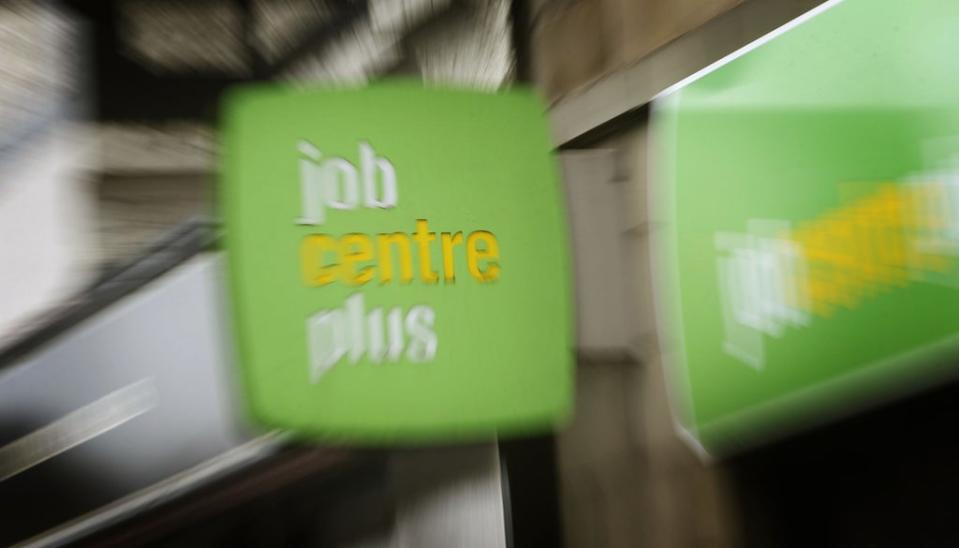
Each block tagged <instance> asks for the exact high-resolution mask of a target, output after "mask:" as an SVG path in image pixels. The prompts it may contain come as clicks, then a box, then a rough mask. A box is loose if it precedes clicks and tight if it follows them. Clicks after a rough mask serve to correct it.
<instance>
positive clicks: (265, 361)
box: [221, 83, 571, 442]
mask: <svg viewBox="0 0 959 548" xmlns="http://www.w3.org/2000/svg"><path fill="white" fill-rule="evenodd" d="M226 125H227V126H226V129H225V150H224V180H223V185H222V189H221V190H222V199H223V202H222V206H223V212H224V216H225V220H226V234H227V236H226V242H227V243H226V247H227V251H228V255H229V262H230V279H231V285H232V295H233V299H232V311H233V313H234V315H235V323H236V326H237V334H238V346H239V350H240V362H241V364H242V367H243V372H244V377H245V381H246V382H245V384H246V390H247V394H248V396H249V402H250V408H251V410H252V412H253V413H254V415H255V416H256V418H258V419H259V420H260V421H262V422H263V423H265V424H268V425H271V426H276V427H282V428H289V429H292V430H295V431H298V432H302V433H304V434H307V435H315V436H320V437H328V438H329V437H332V438H336V437H342V438H344V439H347V440H356V441H370V442H382V441H390V440H391V439H396V440H405V439H410V438H422V439H432V438H443V437H450V436H452V437H466V438H469V437H478V436H486V435H492V434H494V433H503V432H507V433H508V432H510V431H518V430H525V429H530V428H544V427H549V426H551V425H552V424H554V423H555V422H556V421H557V420H560V419H561V418H562V417H563V416H565V414H566V413H567V409H568V405H569V396H570V391H571V384H570V383H571V380H570V377H569V375H570V363H571V353H570V345H571V342H570V340H571V339H570V337H571V319H570V304H569V298H570V297H569V280H568V271H569V264H568V258H567V251H566V240H567V235H566V228H565V213H564V211H563V208H562V203H561V197H560V194H559V185H558V181H557V177H556V172H555V167H554V164H553V158H552V157H551V152H550V150H551V145H550V143H549V141H548V134H547V131H546V125H545V120H544V116H543V107H542V105H541V104H540V103H539V102H538V101H537V100H536V98H535V96H534V95H532V94H531V93H529V92H526V91H512V92H508V93H500V94H483V93H474V92H466V91H452V90H438V89H429V90H428V89H423V88H422V87H421V86H419V85H417V84H412V83H399V84H381V85H376V86H372V87H369V88H365V89H356V90H312V91H293V90H284V89H277V88H262V89H249V90H242V91H240V92H239V93H238V94H237V95H235V96H234V97H232V100H231V101H230V102H229V104H228V107H227V109H226Z"/></svg>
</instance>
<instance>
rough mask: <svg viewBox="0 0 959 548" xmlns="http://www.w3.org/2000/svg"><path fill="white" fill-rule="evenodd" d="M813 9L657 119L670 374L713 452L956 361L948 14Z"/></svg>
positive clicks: (680, 96) (958, 89)
mask: <svg viewBox="0 0 959 548" xmlns="http://www.w3.org/2000/svg"><path fill="white" fill-rule="evenodd" d="M818 11H819V12H820V13H817V14H815V16H813V17H809V18H808V20H806V21H804V22H802V23H801V24H798V25H796V26H794V27H793V28H791V29H790V30H787V31H786V32H784V33H782V34H780V35H779V36H777V37H775V38H773V39H772V40H770V41H768V42H766V43H765V44H763V45H761V46H759V47H757V48H756V49H753V50H752V51H750V52H748V53H746V54H744V55H742V56H740V57H738V58H736V59H735V60H733V61H731V62H729V63H728V64H725V65H724V66H722V67H721V68H719V69H718V70H715V71H713V72H710V73H708V74H707V75H705V76H703V77H702V78H700V79H698V80H695V81H693V82H692V83H691V84H689V85H687V86H684V87H681V88H680V89H679V90H678V91H676V92H674V93H671V94H669V95H668V96H666V97H665V98H664V99H662V100H661V101H659V102H658V104H657V109H656V116H655V118H654V128H655V141H656V146H657V147H658V148H657V152H656V161H657V173H658V179H657V181H656V183H657V185H656V188H655V190H654V196H655V201H654V202H653V205H652V207H653V211H654V214H656V215H660V214H662V215H665V219H663V220H664V221H665V226H666V227H667V228H666V229H665V230H664V231H662V237H661V238H659V239H658V240H657V246H658V247H657V250H658V251H657V259H658V265H657V266H658V267H659V269H658V272H659V278H660V284H659V289H660V290H661V294H662V297H663V299H662V303H663V304H664V305H665V306H663V307H662V308H661V311H662V315H663V316H662V317H663V319H664V320H665V325H666V326H667V329H668V332H669V333H670V335H671V336H670V338H669V339H668V341H669V342H670V343H672V344H673V346H671V347H670V349H671V350H672V352H671V353H670V356H671V357H672V358H673V359H671V360H670V364H671V369H670V370H671V372H672V373H673V375H672V380H673V381H674V384H673V387H674V391H675V393H676V394H677V395H678V398H677V403H678V411H679V412H680V413H681V416H682V421H683V422H684V424H685V426H686V427H687V428H688V429H689V430H691V432H692V433H693V434H694V435H695V436H696V437H697V438H698V439H699V440H700V441H701V442H702V443H703V444H704V445H705V447H706V448H707V449H709V450H712V451H718V452H725V451H730V450H734V449H736V448H737V447H741V446H744V445H747V444H751V443H755V442H757V441H761V440H762V439H767V437H768V436H776V435H780V434H782V433H784V432H787V431H789V430H791V429H795V428H802V427H805V426H809V425H810V424H813V423H816V422H817V421H821V420H824V419H828V418H830V417H834V416H836V415H837V414H839V413H844V412H849V411H852V410H854V409H857V408H862V407H864V406H868V405H870V404H874V403H875V402H876V401H877V400H878V399H880V398H885V397H889V396H892V395H897V394H902V393H904V392H906V391H909V390H916V389H919V388H921V387H923V386H924V385H928V384H930V383H933V382H937V381H940V380H941V379H942V378H943V376H945V375H949V374H951V373H952V372H953V371H952V369H954V368H950V365H951V364H950V361H952V362H954V361H955V360H956V356H959V353H957V352H956V351H957V349H959V100H957V97H959V71H956V70H955V67H956V60H955V59H956V52H957V51H959V32H956V29H959V3H957V2H955V1H954V0H914V1H910V2H902V1H901V0H846V1H844V2H829V3H827V5H825V6H823V7H822V8H821V9H820V10H818Z"/></svg>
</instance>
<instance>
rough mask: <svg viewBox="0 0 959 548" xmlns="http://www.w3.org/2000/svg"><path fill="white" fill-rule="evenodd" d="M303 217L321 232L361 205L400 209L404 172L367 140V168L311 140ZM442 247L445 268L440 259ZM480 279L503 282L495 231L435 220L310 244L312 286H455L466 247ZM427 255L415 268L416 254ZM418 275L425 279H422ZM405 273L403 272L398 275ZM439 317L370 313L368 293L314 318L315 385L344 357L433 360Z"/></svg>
mask: <svg viewBox="0 0 959 548" xmlns="http://www.w3.org/2000/svg"><path fill="white" fill-rule="evenodd" d="M298 149H299V152H300V155H301V157H300V166H299V174H300V206H301V212H300V216H299V217H298V218H297V219H296V221H295V222H296V224H299V225H310V226H321V225H323V223H324V222H325V220H326V218H327V216H328V215H329V214H330V210H341V211H350V210H354V209H356V208H358V207H364V208H374V209H375V208H382V209H389V208H394V207H396V205H397V202H398V200H399V188H398V183H397V175H396V169H395V168H394V166H393V164H392V163H391V162H390V161H389V159H387V158H385V157H382V156H379V155H378V154H377V153H376V151H375V150H374V148H373V146H372V145H371V144H370V143H368V142H363V141H361V142H360V143H359V144H358V153H357V156H358V163H359V167H357V166H356V165H354V164H353V163H352V162H350V161H349V160H347V159H345V158H339V157H325V156H324V154H323V152H322V151H321V150H320V149H319V148H317V147H316V146H315V145H314V144H313V143H310V142H309V141H306V140H301V141H300V142H299V145H298ZM434 245H438V246H439V251H440V256H441V258H442V264H441V265H436V267H434V265H433V264H432V261H431V255H432V251H433V246H434ZM464 245H465V250H466V263H467V268H468V271H469V273H470V276H471V277H472V278H474V279H475V280H476V281H478V282H481V283H486V282H493V281H495V280H497V279H498V278H499V277H500V270H501V267H500V263H499V243H498V242H497V240H496V236H495V235H494V234H493V233H492V232H490V231H487V230H476V231H473V232H471V233H470V234H469V235H468V236H466V238H465V240H464V237H463V232H459V231H458V232H441V233H439V234H438V235H437V234H436V233H435V232H432V231H430V229H429V221H428V220H427V219H415V229H414V231H413V232H411V233H406V232H399V231H398V232H390V233H380V234H375V235H370V234H364V233H356V232H354V233H348V234H344V235H342V236H340V237H335V236H333V235H329V234H324V233H312V234H309V235H307V236H305V237H304V238H303V240H302V242H301V244H300V270H301V273H302V280H303V283H304V284H305V285H307V286H308V287H315V288H319V287H323V286H326V285H328V284H333V283H342V284H346V285H348V286H356V287H360V286H363V285H365V284H368V283H379V284H381V285H382V284H390V283H400V284H411V283H414V281H417V282H418V283H421V284H427V285H432V284H437V283H440V280H441V279H442V282H443V283H453V282H455V280H456V257H457V254H456V252H455V251H456V248H457V246H464ZM414 249H415V254H416V257H417V261H416V263H417V268H414V261H413V255H414ZM414 270H415V271H416V274H415V275H414ZM397 271H398V272H397ZM436 321H437V318H436V313H435V311H434V309H433V308H432V307H431V306H429V305H416V306H412V307H410V308H409V309H408V310H404V309H403V307H399V306H397V307H393V308H390V309H389V310H384V309H383V308H379V307H378V308H372V309H370V310H366V306H365V303H364V299H363V294H362V293H359V292H358V293H355V294H353V295H352V296H350V297H349V298H347V299H346V302H345V303H344V304H343V306H341V307H338V308H333V309H323V310H319V311H317V312H316V313H315V314H313V315H312V316H311V317H310V318H308V319H307V327H306V329H307V344H308V345H309V356H310V379H311V380H312V381H313V382H317V381H318V380H320V378H321V377H322V376H323V375H324V374H325V373H326V372H327V371H329V370H330V368H332V367H333V366H335V365H336V364H338V363H340V362H341V361H342V360H343V359H344V358H345V359H348V360H349V361H350V362H351V363H354V364H355V363H358V362H359V361H360V360H361V359H364V358H365V359H366V360H367V361H368V362H370V363H373V364H378V363H382V362H384V361H385V362H396V361H398V360H400V358H401V357H403V356H404V355H405V357H406V359H407V360H409V361H411V362H428V361H432V360H433V359H434V358H435V356H436V353H437V351H438V347H439V346H440V345H439V341H438V340H437V336H436V331H435V329H434V326H435V322H436Z"/></svg>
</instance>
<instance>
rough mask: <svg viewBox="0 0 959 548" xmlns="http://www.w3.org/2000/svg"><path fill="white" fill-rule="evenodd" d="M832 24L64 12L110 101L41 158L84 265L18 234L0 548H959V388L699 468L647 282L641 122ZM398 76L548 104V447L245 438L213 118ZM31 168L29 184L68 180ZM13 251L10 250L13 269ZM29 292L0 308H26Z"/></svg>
mask: <svg viewBox="0 0 959 548" xmlns="http://www.w3.org/2000/svg"><path fill="white" fill-rule="evenodd" d="M833 3H834V2H830V3H828V4H829V5H826V6H822V2H821V1H820V0H681V1H677V0H642V1H629V0H513V1H508V0H495V1H494V0H489V1H487V0H448V1H442V0H402V1H400V0H340V1H325V2H295V1H268V0H263V1H260V0H247V1H237V2H232V1H226V0H223V1H219V0H213V1H204V2H199V3H191V2H179V1H173V0H163V1H151V2H147V1H138V0H103V1H95V2H90V1H83V2H80V1H77V2H67V3H66V5H64V6H60V5H58V9H60V8H62V9H64V10H66V11H65V12H64V13H65V14H67V15H65V16H64V17H66V18H67V19H69V20H71V21H72V20H76V21H78V22H82V23H83V24H82V26H81V27H80V28H82V30H83V35H84V40H83V43H84V44H85V49H84V50H83V51H85V52H86V55H87V58H88V59H89V63H90V66H91V67H92V68H91V69H90V71H89V72H90V78H91V80H92V82H91V83H90V86H89V87H88V88H83V87H82V86H80V88H79V89H81V90H83V93H80V94H79V95H81V96H82V98H83V100H85V101H87V102H89V103H92V104H93V105H94V108H93V109H92V113H90V114H89V115H88V116H87V117H86V118H85V119H84V120H83V129H84V131H83V135H84V137H82V138H79V141H78V142H82V143H84V144H85V146H86V147H88V148H89V150H90V151H91V153H90V155H89V157H84V158H83V159H82V160H74V158H73V157H72V156H69V155H68V156H67V157H66V159H65V160H64V159H63V158H64V157H63V156H62V155H60V154H58V153H57V152H56V150H55V149H54V148H53V147H55V144H54V142H53V141H52V140H51V141H50V144H49V146H50V147H51V148H50V149H49V150H47V151H46V153H47V154H49V155H51V156H56V158H57V159H58V160H62V161H65V162H72V163H75V164H76V166H72V165H71V168H72V169H71V170H68V171H69V175H68V176H65V177H64V178H63V180H64V181H92V182H91V183H90V184H91V186H92V188H93V190H92V191H89V192H82V191H79V190H77V188H78V186H77V184H73V185H72V186H66V185H64V186H63V187H61V189H60V190H59V191H60V192H68V193H70V196H67V197H60V198H56V199H55V200H53V199H51V198H49V197H47V198H44V199H47V200H51V201H56V203H58V204H72V205H73V206H74V207H72V208H70V210H69V211H67V212H63V213H59V214H58V215H59V216H60V218H61V219H62V220H69V219H74V218H75V219H76V221H75V222H72V221H71V222H70V227H71V230H70V231H66V233H65V235H64V234H57V235H48V236H46V237H44V238H40V239H41V240H44V241H47V242H52V241H56V242H58V245H60V246H62V248H63V249H67V250H68V251H69V252H63V253H54V252H55V251H56V250H57V249H60V248H56V249H54V248H50V247H49V246H48V247H43V246H42V245H41V244H40V243H30V246H28V247H29V249H41V248H43V249H46V250H47V251H48V252H50V253H52V255H50V257H52V258H50V259H49V260H48V261H47V262H46V263H45V264H44V265H41V266H39V267H31V268H36V269H42V270H43V271H44V272H49V273H51V275H50V276H49V277H48V278H42V279H41V278H37V279H35V280H30V279H29V278H30V276H29V275H28V274H29V270H30V269H27V271H26V272H23V271H19V270H18V271H17V272H15V273H11V274H10V276H11V279H13V278H16V279H17V280H27V281H32V282H33V283H34V284H46V285H49V286H51V287H54V286H55V287H54V289H53V290H46V289H44V291H43V292H42V293H43V294H44V295H48V296H49V297H48V298H47V299H46V300H45V301H43V302H29V303H27V302H25V301H24V302H23V303H15V304H17V306H16V307H11V308H9V313H8V309H7V308H5V309H4V310H2V311H0V312H4V313H5V314H8V315H9V316H10V317H11V318H12V319H9V320H8V319H7V317H6V316H4V317H2V318H0V320H3V321H8V323H9V326H7V324H4V325H0V420H2V424H3V430H2V432H0V435H2V437H0V544H4V545H6V544H13V543H16V542H24V541H26V542H28V543H35V544H36V545H63V544H71V543H77V544H80V545H107V546H111V545H140V544H143V545H153V546H209V545H252V546H370V547H372V546H391V547H421V546H422V547H432V546H436V547H446V546H477V547H495V546H504V547H506V546H515V547H524V546H569V547H609V548H616V547H631V546H650V547H663V548H666V547H678V548H683V547H690V548H693V547H738V546H744V547H752V546H756V547H760V546H843V547H847V546H949V545H954V544H957V543H959V530H957V529H956V527H955V523H954V515H955V513H956V509H955V508H954V507H952V506H951V503H950V502H949V500H948V499H949V493H950V492H951V491H952V490H953V488H954V487H956V486H957V479H959V474H957V472H956V471H957V470H959V468H956V466H955V464H954V462H955V457H956V456H957V454H959V441H957V440H956V439H955V438H954V436H953V435H952V434H951V433H950V431H951V422H952V419H953V418H955V417H956V416H957V408H956V403H955V396H956V388H955V385H954V383H952V382H942V383H939V384H937V385H935V386H934V387H931V388H930V387H926V388H924V389H923V390H921V391H918V392H912V393H911V395H909V396H908V397H905V396H903V395H901V394H900V395H899V396H900V397H898V398H892V399H884V400H882V401H881V402H879V403H876V404H875V405H872V406H869V407H867V408H864V409H859V410H857V412H855V413H843V414H839V413H837V414H836V415H835V416H833V417H831V418H830V420H825V421H820V422H816V423H815V424H812V423H811V424H810V426H809V427H807V428H804V429H796V430H794V431H792V430H791V431H789V432H787V433H785V434H784V435H781V436H769V437H767V438H762V439H760V440H759V441H757V442H756V443H752V444H749V445H748V446H743V447H741V448H739V449H737V450H736V451H729V452H728V453H723V454H719V453H717V454H715V455H709V454H707V452H706V451H705V450H703V447H702V446H701V440H699V439H694V438H693V437H692V436H691V435H690V434H689V431H688V430H687V429H684V428H683V427H682V425H680V424H679V422H678V420H677V417H678V416H679V414H677V412H676V410H677V407H678V404H677V402H676V401H675V399H674V397H675V390H674V388H675V387H673V386H671V385H670V382H669V379H667V371H668V370H669V369H668V365H667V363H666V362H669V361H670V360H673V359H674V358H675V353H676V352H677V348H678V347H679V346H680V344H679V342H678V341H676V340H673V339H670V337H672V336H675V333H670V332H665V331H664V329H663V327H664V320H663V317H662V315H661V314H662V309H663V306H664V304H663V296H662V295H661V294H660V292H659V288H660V285H659V284H658V283H657V280H656V276H657V275H661V273H660V272H659V271H658V270H657V268H656V266H657V265H656V263H655V261H654V253H655V250H654V249H653V248H654V242H655V241H656V238H657V237H661V236H662V234H663V231H664V230H666V228H665V227H667V223H668V222H670V220H669V219H668V218H667V215H665V211H663V210H662V209H661V208H658V207H656V206H655V205H650V204H651V202H654V203H655V200H656V197H654V196H651V191H652V192H654V191H655V189H654V184H653V182H652V181H654V180H655V177H656V171H655V170H656V165H655V161H654V160H655V152H650V151H651V150H655V148H654V147H655V146H656V144H657V143H656V142H655V139H656V137H657V135H656V130H655V128H654V127H653V124H654V122H655V120H654V119H653V118H652V117H651V110H652V106H651V105H652V103H653V101H654V100H656V99H657V98H662V97H663V96H664V95H665V94H668V93H670V92H672V91H674V90H676V89H678V86H681V85H685V84H686V83H687V82H689V81H690V80H689V79H690V78H691V77H697V75H701V73H700V71H702V70H703V69H707V68H709V67H711V66H712V65H713V64H714V63H716V62H717V61H720V60H722V59H723V58H724V57H726V56H728V55H730V54H733V53H734V52H736V51H737V50H739V49H740V48H742V47H744V46H747V45H748V44H751V43H755V41H756V40H759V39H763V38H764V37H767V35H768V34H769V33H771V32H774V31H776V29H779V28H781V27H782V26H783V25H787V24H789V23H790V22H791V21H795V20H796V18H799V17H804V16H805V17H808V15H804V14H808V13H809V12H810V10H814V9H817V7H818V8H819V9H823V8H824V7H829V6H830V5H832V4H833ZM3 25H4V23H3V20H0V28H3ZM0 36H2V34H0ZM3 62H6V61H3ZM389 77H403V78H407V79H422V80H423V81H424V82H426V83H427V84H428V85H436V86H442V85H448V86H453V87H460V88H468V89H478V90H490V91H491V90H496V89H503V88H508V87H509V86H511V85H514V84H515V83H520V84H529V85H532V86H534V87H535V88H536V90H537V91H538V92H539V93H540V94H541V96H542V97H543V98H544V100H545V101H546V104H547V105H548V117H549V121H550V124H551V130H552V138H553V144H554V145H555V148H556V152H557V158H558V163H559V166H560V170H561V173H562V178H563V185H564V186H563V188H564V190H565V192H566V207H567V210H568V216H569V224H570V229H569V235H570V246H571V253H572V265H571V270H572V272H571V274H572V277H573V280H574V302H575V309H576V316H575V322H576V329H575V332H576V339H575V344H574V351H575V357H576V369H575V386H576V388H575V394H576V395H575V405H574V409H575V411H574V413H573V416H572V417H571V419H570V421H569V423H568V424H567V425H566V426H565V427H563V428H561V429H560V430H558V431H557V432H555V433H552V434H546V435H539V436H532V437H518V438H506V439H500V440H493V439H490V440H488V441H487V442H486V443H479V444H466V445H457V444H453V445H445V444H444V445H436V446H428V447H416V448H411V447H398V448H389V449H385V448H383V449H375V450H374V449H356V448H350V447H341V446H336V445H334V444H331V445H330V446H317V445H314V444H309V443H303V442H301V441H294V440H293V439H291V438H290V437H288V436H287V435H285V434H283V433H280V432H268V431H264V430H262V429H257V428H256V427H254V426H252V425H250V424H247V422H246V421H245V420H244V419H243V418H242V413H241V412H240V411H239V409H240V407H241V406H240V405H239V404H238V403H237V402H236V401H235V399H236V398H237V397H238V396H237V387H236V385H235V382H234V380H233V377H232V375H233V366H232V361H231V360H232V359H233V356H232V355H231V351H230V350H229V349H230V348H231V347H230V345H229V343H228V342H227V338H228V337H229V333H230V329H231V327H230V325H229V324H230V319H229V318H226V317H224V315H223V313H222V310H223V308H222V304H223V301H224V300H225V299H226V298H227V297H226V296H225V295H224V291H223V285H224V283H225V282H224V280H223V278H222V275H221V273H220V272H221V266H222V265H221V263H222V261H223V253H222V251H221V248H220V247H219V246H218V244H217V242H218V241H219V238H220V237H221V236H222V234H221V233H220V227H219V225H218V224H217V223H215V222H214V221H213V220H214V219H216V215H217V214H218V213H219V212H218V211H216V210H215V204H214V202H215V200H216V196H215V191H214V181H215V179H216V177H217V173H216V169H217V168H216V166H217V160H218V152H219V150H220V149H219V144H218V143H219V138H220V134H219V122H220V120H219V119H218V116H219V114H218V112H219V98H220V96H221V94H222V93H223V92H224V91H225V90H226V89H228V88H230V87H231V86H235V85H239V84H249V83H264V82H283V83H288V84H291V85H293V86H303V87H307V86H313V85H323V86H327V85H329V86H332V85H337V84H343V83H349V84H361V83H364V82H371V81H377V80H380V79H386V78H389ZM79 112H83V111H82V109H81V110H80V111H79ZM11 127H12V126H11ZM3 131H4V132H7V130H6V129H5V128H4V129H3ZM0 138H3V139H6V138H7V136H6V135H0ZM4 142H6V141H4ZM37 143H38V145H37V146H39V143H40V140H37ZM8 150H10V151H12V150H13V149H12V148H10V147H6V148H3V149H2V150H0V153H6V152H7V151H8ZM82 150H83V151H86V150H87V148H84V149H82ZM71 152H75V151H73V150H72V149H71ZM11 154H13V152H11ZM799 160H800V159H799V158H797V162H798V161H799ZM0 161H4V162H6V161H7V160H6V158H5V156H0ZM40 164H42V165H44V166H46V169H47V171H44V172H42V173H41V172H40V171H39V170H35V171H37V174H34V175H32V176H31V177H32V178H33V179H35V180H36V181H38V186H37V189H36V191H37V192H40V191H41V190H42V189H41V187H40V185H41V184H42V183H43V181H47V180H48V179H49V178H50V177H51V173H52V171H55V170H54V169H53V167H57V166H59V164H48V163H44V162H40ZM11 165H12V164H11ZM51 166H53V167H51ZM64 189H65V190H64ZM4 190H5V189H4V184H3V182H2V181H0V223H2V222H5V220H6V219H10V220H11V222H13V223H14V224H18V223H22V222H23V220H22V219H21V218H19V217H16V216H12V215H11V216H5V215H4V214H5V212H6V211H8V210H10V211H17V210H19V209H20V208H24V207H28V206H23V205H22V204H20V203H19V202H17V203H14V199H18V196H19V195H20V194H24V195H25V192H21V193H19V194H17V193H12V192H10V193H8V194H6V195H5V194H4ZM24 199H26V198H24ZM37 199H40V198H37ZM707 207H713V208H722V207H726V204H723V203H713V204H708V205H707ZM5 208H6V209H5ZM44 226H56V227H60V228H62V227H63V226H64V225H63V222H60V223H57V224H56V225H53V224H50V223H47V224H46V225H44ZM31 234H34V233H31ZM34 235H35V234H34ZM38 237H39V236H38ZM23 249H26V248H18V247H15V246H7V245H6V244H4V245H2V246H0V259H3V260H6V257H8V256H14V254H15V253H21V254H22V253H23ZM54 258H55V259H56V260H54ZM12 262H16V261H12ZM11 264H12V263H11ZM18 264H23V263H22V261H21V262H20V263H18ZM8 272H12V271H8V270H7V268H6V266H4V267H3V272H2V274H3V275H4V276H7V274H8ZM75 272H76V273H78V274H76V275H73V273H75ZM11 287H13V286H11V285H9V284H7V287H5V288H2V289H0V296H3V297H4V298H7V293H4V292H6V291H8V290H9V289H10V288H11ZM23 287H24V286H23V285H22V283H20V284H19V285H16V288H15V289H14V290H12V291H10V292H9V294H10V295H11V297H10V298H11V299H12V298H13V297H15V296H17V295H21V296H22V295H25V294H27V293H30V292H33V291H39V290H34V289H30V288H28V289H23ZM78 288H79V289H78ZM66 295H69V296H70V298H66V297H65V296H66ZM10 302H14V301H13V300H11V301H10ZM27 318H29V321H27V320H26V319H27ZM717 387H718V385H717ZM904 398H905V399H904Z"/></svg>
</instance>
